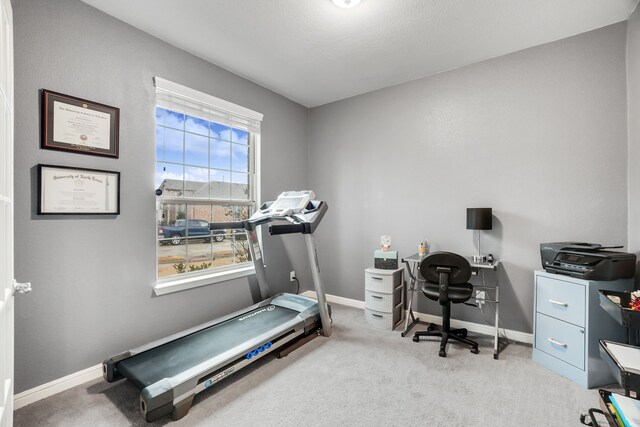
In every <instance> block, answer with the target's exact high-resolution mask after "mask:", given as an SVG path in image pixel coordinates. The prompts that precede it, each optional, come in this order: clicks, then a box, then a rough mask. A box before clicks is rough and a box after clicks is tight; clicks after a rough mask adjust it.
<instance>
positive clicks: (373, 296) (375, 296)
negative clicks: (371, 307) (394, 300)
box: [371, 295, 382, 299]
mask: <svg viewBox="0 0 640 427" xmlns="http://www.w3.org/2000/svg"><path fill="white" fill-rule="evenodd" d="M371 298H377V299H382V297H379V296H378V295H371Z"/></svg>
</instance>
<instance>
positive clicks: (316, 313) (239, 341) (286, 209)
mask: <svg viewBox="0 0 640 427" xmlns="http://www.w3.org/2000/svg"><path fill="white" fill-rule="evenodd" d="M314 199H315V194H314V193H313V191H288V192H284V193H282V194H280V196H278V199H277V200H275V201H274V202H267V203H265V204H263V205H262V206H260V209H259V210H258V211H257V212H256V213H255V214H253V215H252V216H251V218H249V219H247V220H243V221H235V222H217V223H211V224H209V229H211V230H222V229H244V230H245V233H246V235H247V239H248V242H249V248H250V253H251V259H252V260H253V263H254V266H255V271H256V277H257V279H258V286H259V288H260V295H261V298H262V299H263V301H261V302H259V303H257V304H254V305H252V306H250V307H248V308H246V309H244V310H240V311H237V312H235V313H232V314H230V315H228V316H224V317H222V318H219V319H216V320H213V321H211V322H208V323H205V324H202V325H199V326H196V327H194V328H191V329H188V330H186V331H182V332H180V333H177V334H174V335H171V336H169V337H167V338H164V339H162V340H158V341H154V342H152V343H149V344H146V345H143V346H141V347H138V348H135V349H133V350H128V351H125V352H123V353H120V354H118V355H115V356H113V357H110V358H108V359H107V360H105V361H104V363H103V365H102V368H103V377H104V379H105V380H106V381H108V382H115V381H118V380H120V379H123V378H126V379H128V380H130V381H131V382H132V383H133V384H135V385H136V386H137V387H138V388H139V389H140V390H141V392H140V412H141V413H142V416H143V417H144V418H145V419H146V420H147V421H149V422H150V421H154V420H156V419H158V418H160V417H162V416H164V415H169V414H171V416H172V418H173V419H174V420H178V419H180V418H182V417H184V416H185V415H187V413H188V412H189V409H190V408H191V404H192V402H193V398H194V396H195V395H196V394H197V393H199V392H201V391H203V390H205V389H208V388H210V387H212V386H214V385H215V384H217V383H218V382H219V381H221V380H223V379H224V378H226V377H228V376H230V375H231V374H233V373H235V372H237V371H239V370H240V369H242V368H244V367H245V366H247V365H249V364H250V363H253V362H255V361H256V360H259V359H261V358H262V357H264V356H265V355H267V354H270V353H272V352H277V355H278V357H281V356H286V355H287V354H288V353H290V352H291V351H293V350H295V349H296V348H298V347H300V346H301V345H303V344H305V343H307V342H309V341H311V340H312V339H313V338H315V337H317V336H318V335H323V336H325V337H329V336H330V335H331V319H330V311H329V309H330V307H328V305H327V302H326V299H325V294H324V290H323V287H322V282H321V280H320V266H319V265H318V254H317V248H316V244H315V240H314V238H313V232H314V231H315V230H316V228H317V227H318V225H319V224H320V221H321V220H322V217H323V216H324V214H325V212H326V211H327V208H328V207H327V203H326V202H324V201H320V200H314ZM268 223H269V234H271V235H278V234H293V233H301V234H304V235H305V240H306V244H307V251H308V254H309V262H310V263H311V271H312V277H313V284H314V287H315V291H316V297H317V301H316V300H314V299H311V298H307V297H304V296H301V295H295V294H289V293H281V294H278V295H275V296H272V297H269V298H268V296H269V295H270V292H269V285H268V283H267V278H266V271H265V266H264V264H263V261H262V260H263V257H262V254H261V251H260V244H259V242H258V238H257V233H256V227H257V226H259V225H265V224H268Z"/></svg>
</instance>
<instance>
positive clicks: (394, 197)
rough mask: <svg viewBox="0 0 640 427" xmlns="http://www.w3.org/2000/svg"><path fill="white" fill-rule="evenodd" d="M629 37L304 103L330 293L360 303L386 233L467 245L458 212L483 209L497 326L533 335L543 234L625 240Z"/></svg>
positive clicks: (403, 246) (535, 51)
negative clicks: (494, 273) (490, 223)
mask: <svg viewBox="0 0 640 427" xmlns="http://www.w3.org/2000/svg"><path fill="white" fill-rule="evenodd" d="M625 37H626V23H624V22H623V23H619V24H616V25H612V26H609V27H605V28H602V29H599V30H596V31H592V32H589V33H585V34H582V35H579V36H576V37H572V38H569V39H564V40H560V41H557V42H554V43H550V44H547V45H543V46H539V47H535V48H531V49H528V50H525V51H521V52H517V53H513V54H510V55H506V56H503V57H500V58H497V59H492V60H488V61H485V62H482V63H478V64H474V65H471V66H468V67H464V68H461V69H457V70H453V71H450V72H446V73H442V74H439V75H435V76H431V77H427V78H423V79H420V80H417V81H413V82H409V83H405V84H402V85H398V86H394V87H390V88H386V89H383V90H379V91H376V92H372V93H368V94H364V95H360V96H357V97H354V98H350V99H346V100H343V101H339V102H335V103H332V104H328V105H324V106H321V107H317V108H314V109H312V110H310V114H309V135H310V137H309V144H310V159H311V162H310V167H311V176H310V183H311V186H312V187H313V188H314V189H315V190H316V191H317V192H318V193H319V194H321V195H322V196H323V197H324V198H326V199H327V200H329V201H330V203H331V206H332V208H333V212H332V215H330V216H328V218H327V219H326V221H325V224H324V225H323V227H322V228H321V229H319V232H318V239H319V242H320V244H321V247H323V248H329V247H330V248H332V249H331V251H330V252H328V251H325V252H324V253H323V254H322V255H323V258H324V259H323V261H324V264H325V265H330V266H331V268H330V269H327V268H325V270H324V273H325V279H326V281H327V292H329V293H332V294H337V295H341V296H344V297H348V298H355V299H359V300H363V299H364V274H363V270H364V269H365V268H366V267H369V266H371V264H372V263H373V251H374V249H376V248H377V247H378V246H379V239H380V235H382V234H389V235H391V236H392V239H393V246H394V247H395V248H396V249H398V250H399V251H400V255H401V256H407V255H409V254H411V253H415V252H416V249H417V248H416V245H417V243H418V242H419V241H421V240H422V239H425V238H428V239H429V240H430V241H431V242H432V249H433V250H449V251H453V252H458V253H461V254H472V253H474V251H475V250H476V247H475V245H474V239H473V232H472V231H468V230H466V229H465V209H466V208H467V207H484V206H488V207H493V209H494V217H495V218H494V229H493V230H492V231H490V232H486V233H484V234H483V242H484V243H483V247H484V248H485V249H486V251H487V252H491V253H493V254H494V255H496V256H497V257H498V258H500V259H501V260H502V265H503V269H502V270H501V272H500V277H499V278H500V282H501V284H502V288H501V289H502V290H501V292H502V297H501V301H502V305H501V317H502V322H503V324H504V326H505V327H506V328H508V329H514V330H519V331H524V332H531V330H532V310H533V271H534V270H536V269H539V268H540V252H539V244H540V243H541V242H551V241H564V240H578V241H587V242H600V243H616V244H623V245H626V243H627V120H626V117H627V111H626V110H627V105H626V85H625V80H626V77H625ZM423 300H424V298H420V304H419V309H420V311H427V312H431V313H439V307H438V306H437V304H436V303H432V302H429V303H427V302H425V301H423ZM454 316H455V317H457V318H462V319H467V320H473V321H476V322H480V323H482V319H481V316H480V314H479V312H478V311H477V309H473V308H471V307H465V306H456V307H455V308H454ZM488 317H489V318H491V316H490V315H488Z"/></svg>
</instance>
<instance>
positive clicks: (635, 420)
mask: <svg viewBox="0 0 640 427" xmlns="http://www.w3.org/2000/svg"><path fill="white" fill-rule="evenodd" d="M609 399H610V400H611V403H613V406H615V408H616V410H617V411H618V415H620V419H622V422H623V423H624V425H625V427H640V400H636V399H632V398H630V397H627V396H623V395H621V394H614V393H611V395H610V396H609Z"/></svg>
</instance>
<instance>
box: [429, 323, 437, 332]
mask: <svg viewBox="0 0 640 427" xmlns="http://www.w3.org/2000/svg"><path fill="white" fill-rule="evenodd" d="M435 329H436V328H435V326H434V325H433V323H431V324H430V325H429V326H427V331H433V330H435Z"/></svg>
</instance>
